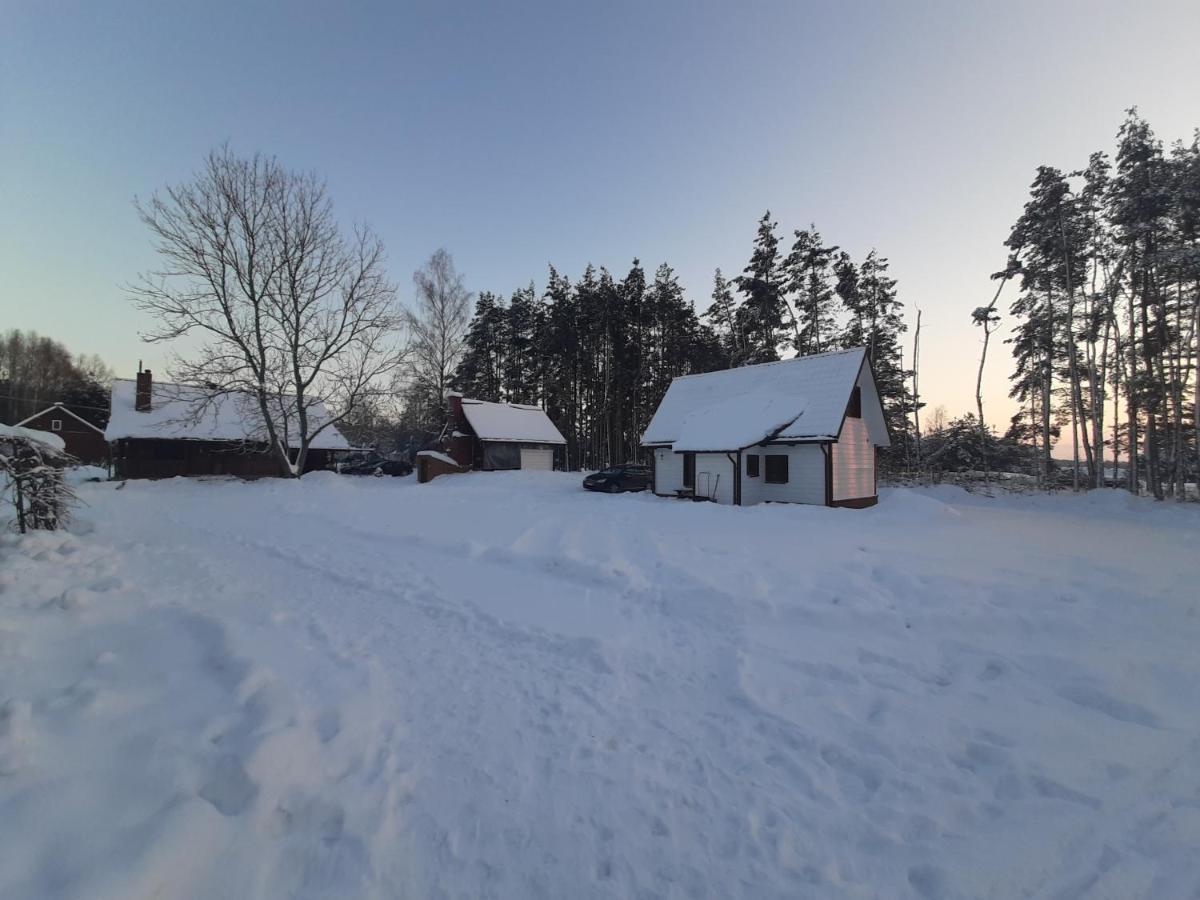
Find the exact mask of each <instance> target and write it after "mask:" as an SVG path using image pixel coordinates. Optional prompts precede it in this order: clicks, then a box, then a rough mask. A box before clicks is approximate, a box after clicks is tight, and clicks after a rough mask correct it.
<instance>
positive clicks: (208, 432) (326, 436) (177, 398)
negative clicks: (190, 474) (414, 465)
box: [104, 378, 350, 450]
mask: <svg viewBox="0 0 1200 900" xmlns="http://www.w3.org/2000/svg"><path fill="white" fill-rule="evenodd" d="M136 390H137V385H136V382H134V381H133V380H132V379H128V378H118V379H116V380H114V381H113V386H112V412H111V414H110V416H109V419H108V427H107V428H106V429H105V430H104V437H105V439H106V440H109V441H115V440H119V439H120V438H163V439H168V440H189V441H262V440H266V427H265V426H264V425H263V423H262V415H261V413H260V412H259V408H258V402H257V401H256V400H255V399H254V397H253V396H252V395H251V394H247V393H242V392H233V393H229V394H225V395H223V396H220V397H217V398H215V399H214V400H213V401H212V403H211V404H210V405H209V406H208V408H203V409H202V408H201V406H200V404H201V403H202V402H203V400H204V398H205V397H206V396H207V391H206V390H205V389H204V388H198V387H192V386H190V385H182V384H162V383H159V382H155V383H154V385H153V387H152V389H151V399H150V409H148V410H145V411H142V412H139V411H138V410H137V409H135V408H134V395H135V393H136ZM308 416H309V422H310V425H311V426H312V427H314V428H315V427H317V426H319V425H320V424H321V423H322V422H324V421H326V420H328V418H329V413H328V412H326V410H325V406H324V404H322V403H320V402H318V403H316V404H314V405H313V406H312V407H311V408H310V409H309V411H308ZM309 446H310V448H311V449H313V450H349V449H350V444H349V443H347V441H346V439H345V438H344V437H342V435H341V433H340V432H339V431H338V430H337V428H336V427H334V426H333V425H330V426H329V427H328V428H326V429H325V430H324V431H322V432H321V433H320V434H318V435H317V436H316V438H314V439H313V442H312V443H311V444H310V445H309Z"/></svg>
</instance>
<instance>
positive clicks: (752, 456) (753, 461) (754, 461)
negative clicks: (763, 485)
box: [746, 453, 761, 478]
mask: <svg viewBox="0 0 1200 900" xmlns="http://www.w3.org/2000/svg"><path fill="white" fill-rule="evenodd" d="M758 457H759V454H757V453H747V454H746V477H747V478H758V477H759V473H760V472H761V469H760V467H759V459H758Z"/></svg>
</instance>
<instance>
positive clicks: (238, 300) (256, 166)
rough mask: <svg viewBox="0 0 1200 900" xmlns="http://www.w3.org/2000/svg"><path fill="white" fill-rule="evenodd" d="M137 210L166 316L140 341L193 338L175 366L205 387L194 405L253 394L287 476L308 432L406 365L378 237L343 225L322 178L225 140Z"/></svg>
mask: <svg viewBox="0 0 1200 900" xmlns="http://www.w3.org/2000/svg"><path fill="white" fill-rule="evenodd" d="M137 208H138V212H139V214H140V215H141V218H142V221H143V222H144V223H145V224H146V225H147V227H149V228H150V230H151V232H152V234H153V235H154V238H155V242H156V249H157V250H158V252H159V254H160V256H161V257H162V259H163V261H164V266H163V268H162V269H160V270H158V271H156V272H152V273H148V274H145V275H143V276H142V277H141V279H140V281H139V282H138V284H137V285H136V286H134V287H133V288H132V292H133V295H134V299H135V300H136V302H137V303H138V305H139V306H140V307H141V308H142V309H144V310H146V311H147V312H149V313H151V314H152V315H153V316H154V317H155V318H156V319H157V320H158V325H157V328H156V329H155V330H154V331H152V332H150V333H149V334H147V335H144V337H145V338H146V339H147V340H150V341H172V340H175V339H177V338H181V337H183V336H184V335H196V336H198V337H199V338H200V339H201V341H202V343H201V346H200V348H199V349H198V350H196V351H194V352H189V354H188V356H187V357H186V358H183V357H181V356H180V357H177V359H176V361H175V364H174V365H173V366H172V375H173V377H174V378H175V379H176V380H178V381H181V382H184V383H187V384H190V385H194V386H196V387H201V388H203V390H202V391H201V397H202V398H203V399H202V400H201V401H198V403H197V404H196V407H197V408H196V409H194V411H193V413H194V414H195V415H197V416H199V415H202V414H204V412H205V406H206V405H211V404H213V403H215V402H217V401H218V400H219V399H220V398H222V397H224V396H227V395H230V394H235V393H241V394H246V395H249V396H250V397H252V398H253V400H254V403H255V404H256V405H257V411H258V413H259V415H260V416H261V420H262V431H261V436H262V439H263V440H264V441H265V442H266V443H267V444H268V446H269V447H270V448H271V452H273V453H274V454H275V456H276V458H277V459H278V461H279V465H280V470H281V472H282V473H283V474H290V475H299V474H300V473H302V472H303V471H304V464H305V460H306V457H307V455H308V448H309V446H310V445H311V443H312V441H313V439H314V438H316V437H317V435H319V434H320V433H321V432H322V431H324V430H325V429H326V428H329V427H330V426H333V425H335V424H337V423H338V422H339V421H341V420H342V419H344V418H345V417H347V416H350V415H352V414H353V413H354V411H355V410H356V409H357V408H358V407H360V406H361V405H363V404H364V403H368V402H370V401H371V400H372V399H374V398H376V397H379V396H380V395H383V394H385V393H387V392H388V391H389V389H390V380H391V376H392V375H393V374H394V372H395V371H396V370H397V368H398V367H399V366H400V365H401V363H402V362H403V359H404V352H403V349H402V347H401V345H400V344H399V342H398V331H399V328H400V326H401V324H402V323H401V319H400V316H399V313H398V310H397V307H396V291H395V287H394V286H393V285H392V284H391V283H390V282H389V281H388V278H387V276H386V274H385V272H384V251H383V245H382V244H381V243H380V241H379V239H378V238H377V237H376V236H375V235H374V234H373V233H372V232H371V231H370V230H369V229H367V228H365V227H356V228H355V229H354V232H353V235H352V236H351V237H349V238H347V237H344V236H343V235H342V233H341V231H340V229H339V227H338V224H337V221H336V220H335V218H334V215H333V207H332V203H331V202H330V199H329V196H328V193H327V191H326V188H325V185H324V183H322V182H321V181H320V180H319V179H318V178H317V177H316V176H314V175H311V174H299V173H295V172H290V171H288V170H286V169H284V168H283V167H282V166H281V165H280V164H279V163H278V162H277V161H276V160H275V159H273V158H270V157H265V156H262V155H261V154H256V155H255V156H253V157H251V158H249V159H244V158H239V157H237V156H235V155H234V154H233V153H232V152H231V151H230V149H229V148H228V147H222V148H220V149H219V150H215V151H213V152H212V153H210V154H209V155H208V157H207V159H206V160H205V164H204V168H203V169H202V170H201V172H200V173H199V174H198V175H197V176H196V177H195V178H193V179H192V180H191V181H190V182H187V183H184V184H181V185H178V186H174V187H168V188H167V189H166V191H165V193H164V194H161V195H160V194H155V195H154V197H153V198H152V199H151V200H150V201H149V202H147V203H138V204H137ZM319 403H323V404H325V405H326V407H327V409H328V410H329V415H326V416H319V415H317V414H316V407H317V404H319Z"/></svg>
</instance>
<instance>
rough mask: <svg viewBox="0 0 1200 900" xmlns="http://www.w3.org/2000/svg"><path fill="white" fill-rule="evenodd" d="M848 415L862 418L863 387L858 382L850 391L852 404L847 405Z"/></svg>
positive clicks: (853, 417)
mask: <svg viewBox="0 0 1200 900" xmlns="http://www.w3.org/2000/svg"><path fill="white" fill-rule="evenodd" d="M846 416H847V418H851V419H861V418H862V388H860V387H859V386H858V385H857V384H856V385H855V386H854V390H852V391H851V392H850V405H849V406H847V407H846Z"/></svg>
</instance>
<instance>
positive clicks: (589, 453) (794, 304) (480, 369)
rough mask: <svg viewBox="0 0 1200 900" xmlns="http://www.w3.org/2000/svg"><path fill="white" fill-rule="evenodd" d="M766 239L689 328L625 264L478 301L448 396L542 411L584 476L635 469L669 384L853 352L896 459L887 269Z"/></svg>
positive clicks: (804, 235) (669, 296)
mask: <svg viewBox="0 0 1200 900" xmlns="http://www.w3.org/2000/svg"><path fill="white" fill-rule="evenodd" d="M775 231H776V225H775V223H774V222H773V221H772V220H771V216H770V213H767V214H766V215H764V216H763V218H762V220H761V221H760V222H759V226H758V232H757V235H756V237H755V240H754V246H753V250H752V254H751V258H750V260H749V262H748V264H747V265H746V267H745V269H744V270H743V273H742V274H741V275H740V276H738V277H736V278H733V279H729V280H727V279H726V278H725V276H724V275H723V274H722V273H721V271H720V270H719V269H718V270H717V271H716V273H715V275H714V277H713V291H712V295H711V298H710V301H709V305H708V307H707V310H706V312H704V313H703V314H702V315H697V313H696V310H695V308H694V307H693V304H692V303H691V302H689V300H688V299H687V298H686V297H685V295H684V292H683V289H682V287H681V286H680V284H679V281H678V278H677V277H676V275H675V272H674V270H673V269H672V268H671V267H670V266H669V265H666V264H663V265H660V266H659V267H658V268H657V269H656V270H655V273H654V277H653V278H652V279H650V280H648V279H647V277H646V272H645V269H643V267H642V265H641V264H640V262H639V261H637V260H634V263H633V266H632V267H631V268H630V270H629V271H628V273H627V274H626V275H625V276H624V277H623V278H620V279H617V278H614V277H613V276H612V274H611V273H610V272H609V271H608V270H607V269H604V268H599V269H597V268H595V267H593V266H588V268H587V269H586V270H585V272H584V273H583V275H582V277H580V278H579V279H578V280H577V281H575V282H571V281H570V280H569V279H567V278H566V277H564V276H563V275H561V274H560V273H559V272H558V271H557V270H556V269H555V268H553V267H551V269H550V277H549V281H548V284H547V287H546V290H545V292H544V293H542V294H541V295H540V296H538V294H537V293H536V291H535V290H534V288H533V286H532V285H530V286H529V287H527V288H523V289H521V290H518V291H515V292H514V293H512V294H511V295H510V296H509V297H508V298H507V299H505V298H504V297H502V296H500V295H497V294H494V293H492V292H487V291H485V292H483V293H481V294H480V295H479V297H478V299H477V302H476V304H475V310H474V316H473V317H472V319H471V322H470V325H469V328H468V330H467V333H466V337H465V348H464V353H463V356H462V359H461V362H460V363H459V365H458V367H457V369H456V371H455V374H454V378H453V380H452V383H453V386H454V387H455V388H457V389H458V390H461V391H462V392H463V393H465V394H467V395H468V396H471V397H477V398H480V399H484V400H497V401H506V402H516V403H533V404H540V405H543V406H544V407H545V408H546V410H547V412H548V413H549V414H550V416H551V418H553V419H554V421H555V422H556V423H558V425H559V427H560V428H561V429H562V431H563V433H564V435H565V436H566V438H567V456H568V464H569V465H570V466H571V467H573V468H576V467H582V468H595V467H598V466H602V465H605V464H608V463H611V462H621V461H625V460H630V459H635V458H637V457H638V456H639V455H640V453H641V451H640V448H639V444H640V441H641V435H642V432H643V431H644V430H645V428H646V425H647V424H648V423H649V421H650V418H651V416H653V414H654V410H655V409H656V408H657V406H658V403H659V401H660V400H661V399H662V396H663V394H664V393H665V392H666V390H667V387H668V386H669V385H670V383H671V379H672V378H675V377H676V376H679V375H688V374H691V373H695V372H708V371H713V370H715V369H724V368H730V367H733V366H740V365H746V364H750V363H758V362H767V361H770V360H776V359H780V358H781V357H782V356H784V355H792V354H793V351H794V352H795V353H800V354H808V353H820V352H822V351H827V350H837V349H842V348H845V347H856V346H866V347H867V348H868V352H869V354H870V356H871V359H872V362H873V365H874V368H875V372H876V375H877V377H878V379H879V382H880V388H881V391H882V393H883V397H884V402H885V406H886V409H887V413H888V419H889V424H890V425H891V427H892V430H893V440H894V441H895V443H896V447H897V451H896V452H897V453H898V454H901V455H903V454H904V453H905V452H906V442H907V439H908V433H909V429H908V427H907V421H908V415H907V411H908V406H909V405H910V404H911V396H910V394H909V393H908V392H907V391H906V389H905V376H906V373H905V372H904V369H903V365H902V353H901V349H900V343H899V337H900V334H901V333H902V332H903V331H904V330H905V325H904V323H903V321H902V319H901V316H900V312H901V304H900V302H899V301H898V300H897V298H896V283H895V281H894V280H893V279H891V278H889V277H888V274H887V268H888V264H887V260H886V259H884V258H882V257H880V256H879V255H878V254H877V253H875V252H874V251H872V252H871V253H869V254H868V255H867V257H866V258H865V259H864V260H863V261H862V262H861V263H855V262H854V261H853V259H852V258H851V257H850V255H849V254H847V253H845V252H841V251H839V249H838V248H837V247H835V246H829V245H827V244H825V243H824V241H823V240H822V238H821V235H820V234H819V233H818V232H817V231H816V229H815V228H809V229H806V230H798V231H796V232H794V236H795V240H794V243H793V244H792V246H791V250H790V252H788V253H787V254H786V255H785V254H784V253H783V252H782V250H781V248H780V245H779V238H778V236H777V235H776V233H775ZM435 405H436V404H435V403H434V402H433V400H432V398H430V406H431V407H432V406H435Z"/></svg>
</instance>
